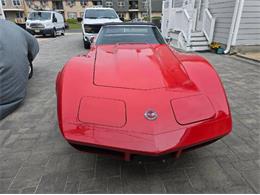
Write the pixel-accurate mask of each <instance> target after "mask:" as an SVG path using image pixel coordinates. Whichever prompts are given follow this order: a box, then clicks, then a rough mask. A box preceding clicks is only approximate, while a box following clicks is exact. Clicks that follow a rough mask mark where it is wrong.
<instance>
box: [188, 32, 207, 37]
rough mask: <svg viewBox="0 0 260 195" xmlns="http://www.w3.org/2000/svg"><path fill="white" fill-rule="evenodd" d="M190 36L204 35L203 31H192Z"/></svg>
mask: <svg viewBox="0 0 260 195" xmlns="http://www.w3.org/2000/svg"><path fill="white" fill-rule="evenodd" d="M191 36H192V37H204V33H203V32H192V33H191Z"/></svg>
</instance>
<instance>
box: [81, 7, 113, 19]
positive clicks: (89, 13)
mask: <svg viewBox="0 0 260 195" xmlns="http://www.w3.org/2000/svg"><path fill="white" fill-rule="evenodd" d="M85 18H91V19H97V18H109V19H115V18H117V15H116V13H115V11H114V10H110V9H107V10H106V9H100V10H98V9H95V10H86V12H85Z"/></svg>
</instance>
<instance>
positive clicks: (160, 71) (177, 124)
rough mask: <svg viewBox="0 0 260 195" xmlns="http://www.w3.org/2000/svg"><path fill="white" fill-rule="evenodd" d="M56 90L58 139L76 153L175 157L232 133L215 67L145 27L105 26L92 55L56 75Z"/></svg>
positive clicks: (93, 45)
mask: <svg viewBox="0 0 260 195" xmlns="http://www.w3.org/2000/svg"><path fill="white" fill-rule="evenodd" d="M56 91H57V104H58V120H59V127H60V130H61V132H62V134H63V136H64V138H65V139H66V140H67V141H68V142H69V143H70V144H71V145H73V146H74V147H76V148H78V149H80V150H84V151H88V152H96V153H108V154H114V155H121V156H122V157H123V158H124V159H125V160H129V159H130V157H131V156H132V155H135V154H139V155H150V156H159V155H163V154H168V153H175V154H177V156H178V155H180V154H181V152H183V151H185V150H187V149H190V148H195V147H197V146H202V145H205V144H207V143H211V142H213V141H216V140H217V139H219V138H221V137H223V136H225V135H227V134H228V133H230V131H231V128H232V120H231V113H230V109H229V105H228V102H227V97H226V94H225V91H224V89H223V86H222V84H221V81H220V79H219V77H218V75H217V73H216V71H215V70H214V68H213V67H212V66H211V65H210V64H209V63H208V62H207V61H206V60H205V59H204V58H202V57H200V56H198V55H195V54H185V53H180V52H177V51H176V50H174V49H172V48H171V47H169V46H168V45H167V44H166V43H165V40H164V39H163V37H162V36H161V34H160V32H159V30H158V29H157V27H155V26H154V25H152V24H148V23H142V24H141V23H139V24H135V23H129V24H122V23H118V24H106V25H104V26H103V27H102V29H101V30H100V32H99V34H98V36H97V38H96V40H95V43H93V44H92V46H91V49H90V51H89V52H88V53H87V54H86V55H82V56H77V57H74V58H72V59H70V60H69V61H68V62H67V64H66V65H65V66H64V68H63V69H62V71H60V72H59V74H58V76H57V81H56Z"/></svg>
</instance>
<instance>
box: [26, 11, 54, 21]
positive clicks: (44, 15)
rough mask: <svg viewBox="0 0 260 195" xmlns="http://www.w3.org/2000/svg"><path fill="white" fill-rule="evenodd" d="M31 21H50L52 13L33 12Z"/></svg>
mask: <svg viewBox="0 0 260 195" xmlns="http://www.w3.org/2000/svg"><path fill="white" fill-rule="evenodd" d="M28 19H29V20H50V19H51V13H50V12H32V13H30V15H29V17H28Z"/></svg>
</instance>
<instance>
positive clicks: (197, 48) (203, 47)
mask: <svg viewBox="0 0 260 195" xmlns="http://www.w3.org/2000/svg"><path fill="white" fill-rule="evenodd" d="M209 49H210V48H209V46H192V47H190V49H189V50H190V51H208V50H209Z"/></svg>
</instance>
